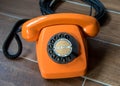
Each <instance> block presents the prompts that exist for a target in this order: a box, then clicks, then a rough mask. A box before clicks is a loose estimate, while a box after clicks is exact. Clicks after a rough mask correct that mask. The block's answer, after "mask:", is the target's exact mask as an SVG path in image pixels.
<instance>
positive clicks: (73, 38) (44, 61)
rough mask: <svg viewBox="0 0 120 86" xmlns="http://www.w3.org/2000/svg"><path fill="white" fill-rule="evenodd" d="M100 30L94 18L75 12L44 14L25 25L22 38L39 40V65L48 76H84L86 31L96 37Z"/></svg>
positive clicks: (51, 77)
mask: <svg viewBox="0 0 120 86" xmlns="http://www.w3.org/2000/svg"><path fill="white" fill-rule="evenodd" d="M98 32H99V24H98V22H97V20H96V19H95V18H93V17H90V16H87V15H82V14H73V13H59V14H51V15H46V16H41V17H37V18H34V19H31V20H29V21H27V22H25V23H24V24H23V25H22V37H23V38H24V39H25V40H27V41H31V42H32V41H36V52H37V59H38V64H39V68H40V71H41V74H42V76H43V77H44V78H46V79H53V78H65V77H66V78H68V77H77V76H83V75H84V74H85V72H86V66H87V63H86V58H87V53H86V46H85V39H84V36H83V33H84V34H86V35H87V36H90V37H94V36H96V35H97V33H98Z"/></svg>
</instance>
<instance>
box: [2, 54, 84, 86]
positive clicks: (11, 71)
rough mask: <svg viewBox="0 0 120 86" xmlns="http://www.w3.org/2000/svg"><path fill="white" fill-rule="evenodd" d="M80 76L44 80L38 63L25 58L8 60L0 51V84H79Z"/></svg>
mask: <svg viewBox="0 0 120 86" xmlns="http://www.w3.org/2000/svg"><path fill="white" fill-rule="evenodd" d="M82 81H83V79H82V78H71V79H59V80H44V79H43V78H42V77H41V75H40V72H39V69H38V64H36V63H33V62H30V61H27V60H25V59H19V60H8V59H6V58H5V57H4V56H3V54H2V52H0V85H1V86H62V85H64V86H73V85H75V86H81V84H82Z"/></svg>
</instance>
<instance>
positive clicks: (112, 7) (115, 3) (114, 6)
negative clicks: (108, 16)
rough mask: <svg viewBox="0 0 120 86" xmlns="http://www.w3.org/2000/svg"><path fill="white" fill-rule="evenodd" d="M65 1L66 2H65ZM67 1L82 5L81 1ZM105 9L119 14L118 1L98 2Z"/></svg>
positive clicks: (119, 1)
mask: <svg viewBox="0 0 120 86" xmlns="http://www.w3.org/2000/svg"><path fill="white" fill-rule="evenodd" d="M66 1H67V0H66ZM68 1H74V2H78V3H83V4H85V3H84V2H82V0H68ZM100 1H101V2H102V3H103V4H104V5H105V7H106V8H107V9H109V10H114V11H118V12H120V6H119V5H120V0H114V1H113V0H100Z"/></svg>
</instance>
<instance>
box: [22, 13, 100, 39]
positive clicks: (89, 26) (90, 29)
mask: <svg viewBox="0 0 120 86" xmlns="http://www.w3.org/2000/svg"><path fill="white" fill-rule="evenodd" d="M65 24H69V25H77V26H80V27H82V29H83V32H84V33H85V34H86V35H87V36H90V37H94V36H96V35H97V33H98V32H99V23H98V22H97V20H96V19H95V18H93V17H91V16H87V15H82V14H75V13H59V14H52V15H46V16H41V17H37V18H33V19H31V20H29V21H27V22H25V23H24V24H23V26H22V36H23V38H24V39H26V40H27V41H36V40H37V39H38V36H39V33H40V31H41V30H42V29H43V28H45V27H48V26H54V25H65ZM68 30H69V28H68Z"/></svg>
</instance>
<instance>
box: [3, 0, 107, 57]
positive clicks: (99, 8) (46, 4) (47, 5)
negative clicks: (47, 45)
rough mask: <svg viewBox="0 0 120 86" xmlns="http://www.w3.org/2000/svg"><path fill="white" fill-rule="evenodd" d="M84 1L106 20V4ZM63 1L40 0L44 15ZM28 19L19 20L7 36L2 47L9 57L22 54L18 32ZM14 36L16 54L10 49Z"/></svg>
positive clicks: (92, 0) (98, 15)
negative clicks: (16, 48) (16, 47)
mask: <svg viewBox="0 0 120 86" xmlns="http://www.w3.org/2000/svg"><path fill="white" fill-rule="evenodd" d="M82 1H84V2H86V3H87V4H89V5H90V6H91V8H92V7H93V8H94V9H95V11H96V14H95V16H94V17H95V18H96V19H97V20H98V22H99V23H100V24H101V22H102V21H101V20H104V19H103V18H102V17H103V16H104V15H105V13H106V9H105V7H104V5H103V4H102V3H101V2H100V1H99V0H82ZM61 2H62V0H39V5H40V10H41V13H42V15H47V14H53V13H54V11H55V8H56V7H57V5H58V4H59V3H61ZM91 11H92V10H91ZM91 11H90V14H91ZM28 20H29V19H22V20H19V21H18V22H17V23H16V24H15V25H14V27H13V29H12V31H11V32H10V34H9V35H8V37H7V38H6V40H5V42H4V44H3V48H2V49H3V53H4V55H5V56H6V57H7V58H8V59H16V58H18V57H19V56H20V54H21V52H22V42H21V40H20V38H19V36H18V34H17V33H18V32H20V31H21V28H20V26H21V25H22V24H23V23H25V22H26V21H28ZM14 38H15V40H16V41H17V44H18V51H17V52H16V54H11V53H9V51H8V50H9V47H10V44H11V42H12V40H13V39H14Z"/></svg>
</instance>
